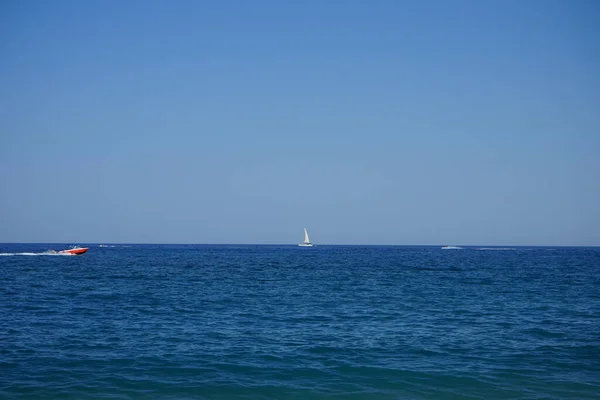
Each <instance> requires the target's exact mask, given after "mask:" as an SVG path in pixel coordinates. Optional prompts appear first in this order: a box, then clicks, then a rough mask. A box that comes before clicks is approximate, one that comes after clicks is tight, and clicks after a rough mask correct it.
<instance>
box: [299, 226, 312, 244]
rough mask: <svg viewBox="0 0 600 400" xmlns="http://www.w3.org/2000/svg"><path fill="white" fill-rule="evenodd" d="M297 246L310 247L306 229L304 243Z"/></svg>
mask: <svg viewBox="0 0 600 400" xmlns="http://www.w3.org/2000/svg"><path fill="white" fill-rule="evenodd" d="M298 246H301V247H312V246H313V245H312V243H311V242H310V239H309V238H308V232H307V231H306V228H304V242H302V243H300V244H299V245H298Z"/></svg>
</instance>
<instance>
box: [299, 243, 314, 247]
mask: <svg viewBox="0 0 600 400" xmlns="http://www.w3.org/2000/svg"><path fill="white" fill-rule="evenodd" d="M298 246H300V247H313V245H312V244H310V243H308V244H307V243H300V244H299V245H298Z"/></svg>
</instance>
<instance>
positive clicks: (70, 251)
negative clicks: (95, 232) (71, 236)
mask: <svg viewBox="0 0 600 400" xmlns="http://www.w3.org/2000/svg"><path fill="white" fill-rule="evenodd" d="M86 251H88V248H87V247H78V248H76V249H67V250H62V251H59V252H58V254H71V255H74V256H78V255H80V254H83V253H85V252H86Z"/></svg>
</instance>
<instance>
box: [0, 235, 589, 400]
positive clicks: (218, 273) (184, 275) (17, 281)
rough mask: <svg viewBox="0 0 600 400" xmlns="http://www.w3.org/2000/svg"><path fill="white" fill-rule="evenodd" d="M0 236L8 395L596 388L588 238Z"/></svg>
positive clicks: (516, 394) (372, 395)
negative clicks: (131, 240)
mask: <svg viewBox="0 0 600 400" xmlns="http://www.w3.org/2000/svg"><path fill="white" fill-rule="evenodd" d="M51 247H52V248H55V249H57V250H59V249H61V248H65V246H59V245H31V244H20V245H17V244H4V245H0V254H1V255H0V282H1V283H0V398H3V399H13V398H14V399H30V398H32V399H33V398H34V399H54V398H56V399H598V398H600V248H559V247H557V248H539V247H537V248H536V247H534V248H521V247H518V248H483V247H465V248H462V249H450V250H443V249H441V248H439V247H403V246H389V247H379V246H317V247H313V248H300V247H297V246H208V245H198V246H196V245H160V246H159V245H130V246H123V245H116V246H115V247H98V246H97V245H90V250H89V251H88V253H86V254H85V255H82V256H57V255H39V254H38V253H40V252H42V251H44V250H47V249H48V248H51Z"/></svg>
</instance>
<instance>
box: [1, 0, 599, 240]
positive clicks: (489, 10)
mask: <svg viewBox="0 0 600 400" xmlns="http://www.w3.org/2000/svg"><path fill="white" fill-rule="evenodd" d="M599 20H600V2H597V1H594V0H589V1H567V0H564V1H554V0H528V1H523V0H506V1H499V0H494V1H492V0H489V1H487V0H484V1H481V0H473V1H461V0H458V1H447V0H440V1H411V2H407V1H396V0H389V1H378V0H373V1H366V0H363V1H342V0H337V1H335V0H332V1H316V0H303V1H289V2H287V1H275V0H255V1H241V0H240V1H225V0H224V1H201V0H200V1H145V0H144V1H141V0H140V1H116V0H107V1H93V0H89V1H80V0H73V1H62V0H55V1H45V0H35V1H31V0H24V1H19V0H4V1H1V2H0V135H1V136H0V242H23V241H25V242H69V243H73V242H74V243H85V242H133V243H298V242H300V241H301V239H302V228H304V227H307V228H308V229H309V233H310V234H311V239H312V240H313V242H315V243H317V244H320V243H322V244H325V243H330V244H345V243H346V244H489V245H505V244H511V245H600V24H599V23H598V21H599Z"/></svg>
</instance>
